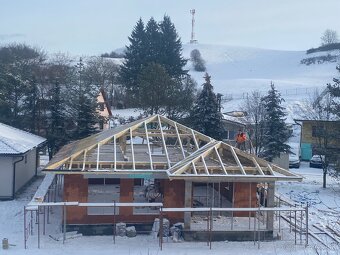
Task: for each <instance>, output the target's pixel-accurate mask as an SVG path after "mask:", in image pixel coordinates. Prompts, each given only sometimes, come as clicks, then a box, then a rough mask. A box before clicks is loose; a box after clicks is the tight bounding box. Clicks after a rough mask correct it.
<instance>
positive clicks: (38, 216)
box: [37, 206, 40, 249]
mask: <svg viewBox="0 0 340 255" xmlns="http://www.w3.org/2000/svg"><path fill="white" fill-rule="evenodd" d="M39 209H40V208H39V206H38V211H37V220H38V249H40V219H39V218H40V215H39V214H40V213H39V211H40V210H39Z"/></svg>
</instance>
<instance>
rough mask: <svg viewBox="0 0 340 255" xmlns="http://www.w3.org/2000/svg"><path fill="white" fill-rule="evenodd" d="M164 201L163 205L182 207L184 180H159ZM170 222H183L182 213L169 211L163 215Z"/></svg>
mask: <svg viewBox="0 0 340 255" xmlns="http://www.w3.org/2000/svg"><path fill="white" fill-rule="evenodd" d="M161 185H162V186H163V187H162V190H163V192H164V193H163V195H164V201H163V205H164V207H165V208H166V207H168V208H178V207H180V208H181V207H184V200H185V182H184V181H182V180H173V181H169V180H163V181H162V182H161ZM165 217H167V218H168V219H169V220H170V222H171V223H176V222H178V221H181V222H183V219H184V213H183V212H171V213H167V214H166V215H165Z"/></svg>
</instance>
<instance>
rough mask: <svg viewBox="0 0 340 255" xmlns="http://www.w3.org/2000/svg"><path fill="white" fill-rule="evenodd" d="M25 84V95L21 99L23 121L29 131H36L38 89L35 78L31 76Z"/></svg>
mask: <svg viewBox="0 0 340 255" xmlns="http://www.w3.org/2000/svg"><path fill="white" fill-rule="evenodd" d="M26 86H27V87H26V93H25V94H26V97H25V98H24V100H23V112H24V117H23V123H24V126H25V127H26V129H27V130H28V131H29V132H31V133H36V132H37V124H38V123H37V122H38V102H39V91H38V85H37V80H36V78H35V77H34V76H33V77H32V80H31V81H30V82H29V83H28V84H27V85H26Z"/></svg>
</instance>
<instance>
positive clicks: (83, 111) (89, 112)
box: [71, 58, 99, 139]
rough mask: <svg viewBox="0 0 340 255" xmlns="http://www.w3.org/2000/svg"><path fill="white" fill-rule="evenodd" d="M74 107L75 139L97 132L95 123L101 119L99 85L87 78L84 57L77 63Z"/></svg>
mask: <svg viewBox="0 0 340 255" xmlns="http://www.w3.org/2000/svg"><path fill="white" fill-rule="evenodd" d="M75 70H76V73H75V79H76V81H75V84H74V85H75V86H74V91H73V93H74V95H76V96H77V98H71V100H74V103H75V104H73V107H74V113H75V124H76V128H75V130H74V132H73V138H74V139H82V138H84V137H87V136H89V135H91V134H93V133H95V132H96V127H95V125H96V124H97V123H98V121H99V116H98V112H97V102H96V98H97V97H96V95H97V93H98V91H99V87H98V86H97V87H96V86H93V85H92V84H90V83H89V81H87V80H86V79H85V67H84V63H83V61H82V59H81V58H80V60H79V62H78V63H77V65H76V69H75Z"/></svg>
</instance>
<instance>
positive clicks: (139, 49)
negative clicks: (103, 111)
mask: <svg viewBox="0 0 340 255" xmlns="http://www.w3.org/2000/svg"><path fill="white" fill-rule="evenodd" d="M129 41H130V45H129V46H126V51H125V61H124V63H123V65H122V66H121V68H120V71H119V80H120V82H121V83H122V84H123V85H124V87H125V88H126V91H127V93H128V96H129V97H131V99H132V101H133V100H136V98H137V95H138V91H139V84H138V82H137V80H138V78H137V77H138V75H139V73H140V72H141V70H142V69H143V67H144V66H145V65H146V47H147V40H146V35H145V29H144V23H143V21H142V19H139V21H138V22H137V24H136V26H135V27H134V29H133V31H132V33H131V36H130V37H129ZM136 104H137V101H136V103H135V105H136Z"/></svg>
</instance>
